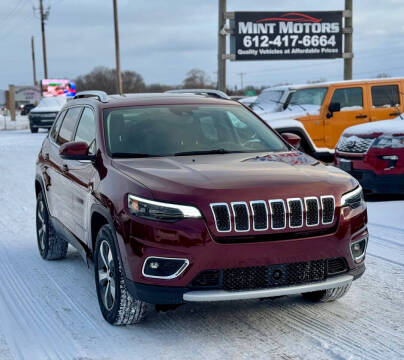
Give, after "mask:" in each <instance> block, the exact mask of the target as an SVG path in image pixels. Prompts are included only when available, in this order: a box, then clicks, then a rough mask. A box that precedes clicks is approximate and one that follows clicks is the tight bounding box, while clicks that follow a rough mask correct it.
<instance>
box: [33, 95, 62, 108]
mask: <svg viewBox="0 0 404 360" xmlns="http://www.w3.org/2000/svg"><path fill="white" fill-rule="evenodd" d="M65 102H66V99H65V98H63V97H47V98H42V99H41V100H40V101H39V103H38V107H59V108H61V107H62V106H63V105H64V103H65Z"/></svg>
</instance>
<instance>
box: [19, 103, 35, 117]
mask: <svg viewBox="0 0 404 360" xmlns="http://www.w3.org/2000/svg"><path fill="white" fill-rule="evenodd" d="M34 107H35V105H34V104H25V105H24V106H23V107H22V109H21V112H20V114H21V115H28V114H29V112H30V111H31V110H32V109H33V108H34Z"/></svg>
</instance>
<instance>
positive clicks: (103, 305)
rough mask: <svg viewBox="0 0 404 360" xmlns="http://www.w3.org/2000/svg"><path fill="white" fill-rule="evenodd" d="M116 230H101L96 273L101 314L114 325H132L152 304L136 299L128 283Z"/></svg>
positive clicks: (95, 255)
mask: <svg viewBox="0 0 404 360" xmlns="http://www.w3.org/2000/svg"><path fill="white" fill-rule="evenodd" d="M113 234H114V230H113V229H112V227H111V226H110V225H104V226H103V227H101V229H100V231H99V232H98V235H97V239H96V243H95V253H94V272H95V285H96V289H97V297H98V303H99V306H100V309H101V312H102V315H103V317H104V319H105V320H106V321H108V322H109V323H110V324H112V325H132V324H135V323H138V322H140V321H142V320H143V319H144V318H145V316H146V315H147V313H148V312H149V310H150V308H151V306H150V304H148V303H146V302H144V301H141V300H137V299H134V298H133V297H132V295H131V294H130V293H129V291H128V289H127V287H126V284H125V275H124V273H123V269H122V265H121V264H120V261H119V258H118V254H117V249H116V248H115V242H114V235H113Z"/></svg>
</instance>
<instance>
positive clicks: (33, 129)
mask: <svg viewBox="0 0 404 360" xmlns="http://www.w3.org/2000/svg"><path fill="white" fill-rule="evenodd" d="M29 129H30V130H31V132H32V133H33V134H36V133H37V132H38V128H34V127H32V126H30V127H29Z"/></svg>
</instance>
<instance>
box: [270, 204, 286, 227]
mask: <svg viewBox="0 0 404 360" xmlns="http://www.w3.org/2000/svg"><path fill="white" fill-rule="evenodd" d="M268 203H269V209H270V211H271V229H272V230H283V229H286V207H285V202H284V201H283V200H282V199H275V200H268ZM274 203H282V206H283V213H284V219H283V222H284V224H285V226H284V227H279V228H274V227H273V213H272V204H274Z"/></svg>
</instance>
